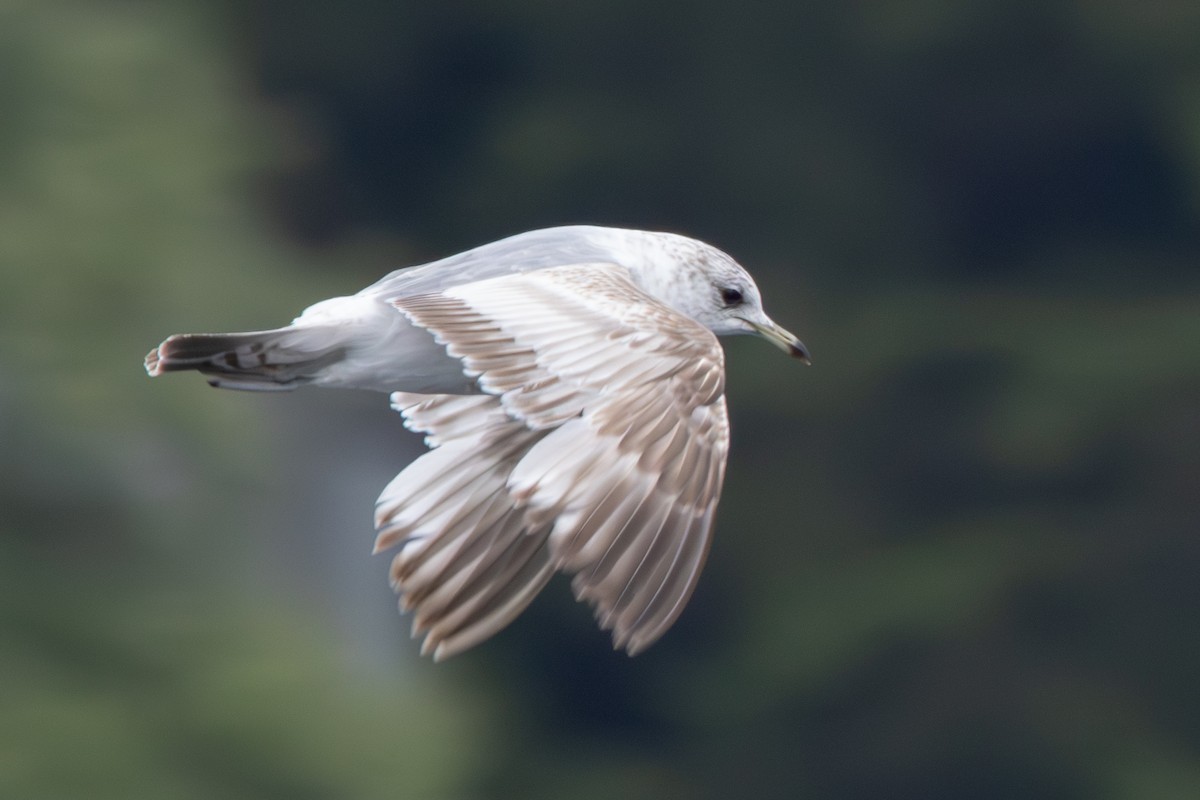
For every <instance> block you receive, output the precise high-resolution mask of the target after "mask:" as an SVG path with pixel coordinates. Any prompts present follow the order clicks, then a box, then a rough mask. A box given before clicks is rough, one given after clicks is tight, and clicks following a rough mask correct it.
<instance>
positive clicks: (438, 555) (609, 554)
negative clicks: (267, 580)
mask: <svg viewBox="0 0 1200 800" xmlns="http://www.w3.org/2000/svg"><path fill="white" fill-rule="evenodd" d="M394 302H395V304H396V305H397V307H398V308H399V309H400V310H401V311H402V312H403V313H404V314H405V315H406V316H407V317H408V318H409V319H410V320H411V321H412V322H413V323H414V324H415V325H419V326H421V327H423V328H425V329H427V330H428V331H430V332H431V333H432V334H433V335H434V336H435V337H437V339H438V341H439V342H441V343H442V344H443V345H445V347H446V349H447V352H448V353H449V354H450V355H451V356H453V357H456V358H459V359H460V360H461V361H462V363H463V368H464V371H465V372H466V374H467V375H468V376H470V377H474V378H476V379H477V381H478V385H479V386H480V387H481V388H482V389H483V391H484V392H485V394H482V395H471V396H453V395H434V396H429V395H411V394H403V393H398V394H396V395H394V396H393V403H394V405H396V406H397V407H398V408H400V409H401V410H402V412H403V413H404V415H405V419H406V424H407V425H408V426H409V427H410V428H413V429H415V430H420V431H424V432H426V433H427V434H428V436H427V442H428V443H429V445H430V446H431V447H433V448H434V449H433V450H432V451H431V452H429V453H427V454H425V455H423V456H422V457H421V458H419V459H418V460H417V461H415V462H414V463H413V464H412V465H410V466H409V467H408V468H407V469H405V470H404V471H403V472H401V473H400V475H398V476H397V477H396V479H395V480H394V481H393V482H392V484H391V485H389V487H388V488H387V489H386V490H385V491H384V493H383V495H382V496H381V497H380V503H379V507H378V513H377V524H378V527H379V537H378V540H377V549H384V548H387V547H390V546H392V545H395V544H401V545H402V548H401V552H400V554H399V555H398V556H397V557H396V559H395V562H394V564H393V582H394V585H395V587H396V588H397V590H398V591H400V592H401V593H402V594H403V597H404V601H403V602H404V605H405V607H406V608H415V610H416V618H415V619H414V630H417V631H419V630H425V629H428V630H429V631H430V633H429V637H428V638H427V639H426V643H425V647H426V648H428V647H429V646H430V639H434V640H435V641H434V642H433V645H432V646H433V648H434V651H435V657H436V656H438V655H441V656H445V655H450V654H452V653H453V652H459V651H461V650H463V649H466V647H469V646H471V645H473V644H475V643H477V642H478V641H481V640H482V639H484V638H486V637H487V636H490V635H491V634H492V633H494V632H495V631H497V630H499V629H500V628H502V627H503V626H504V625H506V624H508V622H510V621H511V620H512V619H513V618H514V617H515V616H516V615H517V614H518V613H520V611H521V610H522V609H523V608H524V607H525V605H526V604H528V602H529V601H530V600H531V599H532V597H533V595H535V594H536V593H537V591H538V590H540V589H541V588H542V586H544V585H545V582H546V581H547V580H548V579H549V577H550V574H551V573H552V572H553V571H555V570H561V571H564V572H567V573H569V574H572V575H573V576H574V577H573V580H572V587H573V589H574V591H575V595H576V597H577V598H579V599H580V600H586V601H588V602H589V603H590V604H591V605H592V607H593V608H594V610H595V612H596V615H597V618H598V620H599V622H600V625H601V627H602V628H604V629H605V630H608V629H611V630H612V631H613V641H614V645H615V646H616V647H620V648H624V649H626V650H627V651H628V652H629V653H630V654H636V653H637V652H640V651H641V650H643V649H645V648H646V647H648V646H649V645H650V644H652V643H653V642H654V641H655V640H657V639H658V637H659V636H661V635H662V634H663V633H664V632H665V631H666V630H667V628H669V627H670V625H671V624H672V623H673V622H674V621H675V619H676V618H677V617H678V615H679V613H680V611H681V610H682V608H683V605H684V604H685V603H686V601H687V599H688V597H689V596H690V595H691V592H692V589H693V587H694V586H695V582H696V578H697V576H698V574H699V572H700V569H701V567H702V565H703V562H704V559H705V556H706V555H707V552H708V547H709V542H710V538H711V531H712V523H713V516H714V513H715V510H716V504H717V500H718V497H719V495H720V489H721V482H722V479H723V475H724V468H725V458H726V453H727V451H728V442H729V428H728V420H727V415H726V410H725V400H724V395H723V390H724V366H723V354H722V351H721V347H720V345H719V344H718V343H717V340H716V337H715V336H713V335H712V333H710V332H709V331H708V330H707V329H705V328H704V327H703V326H701V325H699V324H698V323H696V322H694V321H693V320H691V319H689V318H687V317H684V316H682V315H680V314H678V313H677V312H675V311H673V310H671V309H669V308H668V307H666V306H664V305H663V304H661V303H659V302H658V301H656V300H654V299H653V298H651V297H649V296H648V295H646V294H644V293H643V292H641V291H640V290H639V289H637V287H636V286H635V285H634V284H633V283H632V282H631V281H630V279H629V274H628V272H627V271H626V270H625V269H624V268H622V267H618V266H616V265H613V264H586V265H574V266H570V267H562V268H550V269H545V270H540V271H537V272H528V273H521V274H513V275H507V276H503V277H499V278H493V279H489V280H485V281H479V282H476V283H472V284H467V285H462V286H456V287H451V288H450V289H447V290H445V291H443V292H440V293H437V294H427V295H421V296H416V297H408V298H401V299H397V300H396V301H394ZM485 614H486V615H490V616H489V617H488V620H487V624H481V623H480V622H479V621H478V618H479V617H480V615H485ZM447 620H449V622H447ZM439 625H441V627H440V628H439V627H438V626H439Z"/></svg>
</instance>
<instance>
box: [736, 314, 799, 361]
mask: <svg viewBox="0 0 1200 800" xmlns="http://www.w3.org/2000/svg"><path fill="white" fill-rule="evenodd" d="M746 324H747V325H749V326H750V327H751V328H754V331H755V333H757V334H758V335H759V336H761V337H763V338H764V339H766V340H767V341H768V342H770V343H771V344H773V345H775V346H776V347H778V348H779V349H780V350H782V351H783V352H785V353H787V354H788V355H789V356H791V357H792V358H798V359H800V361H801V362H802V363H804V364H805V365H807V366H812V360H811V359H809V357H808V348H807V347H805V346H804V342H802V341H800V340H799V339H797V338H796V337H795V335H793V334H792V333H789V332H788V331H785V330H784V329H783V328H781V327H779V326H778V325H776V324H775V323H774V322H772V321H771V320H769V319H768V320H767V321H766V323H759V322H755V321H754V320H750V319H748V320H746Z"/></svg>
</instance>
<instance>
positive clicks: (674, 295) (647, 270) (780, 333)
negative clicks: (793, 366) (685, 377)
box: [594, 228, 809, 363]
mask: <svg viewBox="0 0 1200 800" xmlns="http://www.w3.org/2000/svg"><path fill="white" fill-rule="evenodd" d="M594 230H595V231H596V235H597V236H598V237H603V238H604V239H605V246H606V247H607V248H608V249H609V250H610V251H611V252H612V254H613V259H614V260H615V261H616V262H617V263H619V264H621V265H623V266H625V267H627V268H628V269H629V271H630V274H631V275H632V277H633V280H634V282H635V283H636V284H637V285H638V286H639V287H640V288H641V289H642V290H643V291H645V292H646V293H647V294H649V295H651V296H653V297H654V298H656V299H658V300H660V301H662V302H663V303H665V304H666V305H668V306H670V307H671V308H673V309H675V310H676V311H678V312H680V313H681V314H686V315H687V316H689V317H691V318H692V319H694V320H696V321H697V322H699V323H700V324H701V325H703V326H704V327H706V328H708V329H709V330H710V331H712V332H713V333H715V334H717V335H718V336H728V335H732V334H746V333H749V334H757V335H759V336H762V337H763V338H765V339H767V340H768V341H770V342H771V343H772V344H774V345H776V346H777V347H779V348H780V349H782V350H783V351H784V352H786V353H788V354H789V355H791V356H793V357H795V358H799V359H800V360H802V361H804V362H805V363H809V357H808V350H807V348H805V346H804V344H803V343H802V342H801V341H800V340H799V339H797V338H796V337H795V336H794V335H792V334H791V333H789V332H788V331H786V330H785V329H783V328H782V327H780V326H779V325H777V324H776V323H775V322H774V321H773V320H772V319H771V318H770V317H768V316H767V314H766V312H765V311H764V310H763V306H762V295H761V294H760V293H759V291H758V286H757V285H755V283H754V279H753V278H751V277H750V273H748V272H746V270H745V269H743V268H742V266H741V265H740V264H738V263H737V262H736V261H734V260H733V259H732V258H730V257H729V255H728V254H726V253H724V252H722V251H721V250H718V249H717V248H715V247H713V246H712V245H709V244H705V243H704V242H701V241H699V240H697V239H691V238H688V237H686V236H680V235H678V234H674V233H655V232H648V231H634V230H624V229H618V228H596V229H594Z"/></svg>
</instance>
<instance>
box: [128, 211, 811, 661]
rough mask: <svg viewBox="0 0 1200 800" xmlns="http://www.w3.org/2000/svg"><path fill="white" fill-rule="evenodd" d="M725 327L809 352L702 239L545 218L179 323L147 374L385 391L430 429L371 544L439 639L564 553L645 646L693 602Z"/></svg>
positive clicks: (500, 608) (483, 625)
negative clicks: (283, 308)
mask: <svg viewBox="0 0 1200 800" xmlns="http://www.w3.org/2000/svg"><path fill="white" fill-rule="evenodd" d="M714 333H716V334H733V333H757V334H759V335H762V336H764V337H765V338H768V339H769V340H771V341H772V342H774V343H775V344H777V345H778V346H780V347H781V348H783V349H784V350H786V351H787V352H789V353H790V354H792V355H794V356H796V357H798V358H801V359H803V360H805V361H807V351H806V350H805V349H804V346H803V345H802V344H801V343H800V342H799V340H797V339H796V337H794V336H792V335H791V334H790V333H788V332H786V331H785V330H783V329H782V328H780V327H779V326H777V325H776V324H775V323H774V322H772V321H771V320H770V318H769V317H767V316H766V314H765V313H764V312H763V310H762V304H761V297H760V296H759V293H758V289H757V288H756V287H755V285H754V282H753V280H752V279H751V278H750V276H749V275H748V274H747V273H746V272H745V270H743V269H742V268H741V267H740V266H738V265H737V263H736V262H734V261H733V260H732V259H731V258H730V257H729V256H727V255H726V254H724V253H722V252H721V251H719V250H717V249H716V248H713V247H711V246H709V245H706V244H704V243H702V242H699V241H697V240H694V239H689V238H686V237H682V236H678V235H675V234H668V233H651V232H644V231H631V230H623V229H614V228H601V227H595V226H570V227H563V228H549V229H545V230H539V231H532V232H529V233H525V234H520V235H518V236H513V237H510V238H508V239H503V240H500V241H498V242H494V243H492V244H488V245H484V246H482V247H478V248H475V249H473V250H468V251H466V252H464V253H461V254H458V255H455V256H451V257H449V258H445V259H442V260H440V261H435V262H432V263H430V264H426V265H424V266H419V267H412V268H409V269H402V270H397V271H396V272H393V273H391V274H390V275H387V276H386V277H384V278H383V279H382V280H380V281H378V282H376V283H375V284H372V285H371V286H368V287H367V288H366V289H363V290H362V291H361V292H359V293H358V294H356V295H352V296H349V297H338V298H333V299H330V300H326V301H323V302H320V303H317V304H316V305H313V306H311V307H310V308H308V309H306V310H305V311H304V312H303V313H302V314H301V315H300V316H299V317H297V318H296V319H295V320H294V321H293V323H292V324H291V325H289V326H287V327H284V328H279V329H276V330H270V331H258V332H250V333H239V334H191V335H182V336H172V337H170V338H168V339H167V340H166V341H164V342H163V343H162V344H161V345H160V346H159V347H158V348H156V349H155V350H153V351H151V353H150V354H149V355H148V356H147V358H146V368H147V370H148V372H149V373H150V374H151V375H159V374H161V373H163V372H168V371H175V370H187V369H196V370H199V371H200V372H202V373H204V374H206V375H207V376H208V378H209V381H210V383H212V384H213V385H215V386H221V387H227V388H239V389H258V390H263V389H266V390H272V389H293V388H296V387H297V386H300V385H303V384H313V385H319V386H330V387H350V388H364V389H375V390H379V391H385V392H389V393H390V394H391V400H392V405H393V407H395V408H396V409H397V410H398V411H400V412H401V414H403V416H404V420H405V424H406V425H407V426H408V427H409V428H411V429H413V430H416V431H420V432H422V433H425V434H426V443H427V444H428V445H429V447H430V448H431V450H430V452H428V453H426V454H424V455H423V456H421V457H420V458H418V459H417V460H416V461H414V462H413V463H412V464H410V465H409V466H408V467H407V468H405V469H404V470H403V471H402V472H401V473H400V474H399V475H398V476H396V478H395V479H394V480H393V481H392V482H391V483H390V484H389V485H388V486H387V488H386V489H384V491H383V493H382V495H381V496H380V498H379V501H378V504H377V508H376V520H375V521H376V528H377V532H378V533H377V539H376V550H377V551H379V550H384V549H388V548H391V547H395V546H398V547H399V548H400V551H399V553H398V555H397V556H396V557H395V559H394V561H393V565H392V571H391V579H392V583H393V587H394V588H395V589H396V591H397V592H398V593H399V594H400V595H401V607H402V609H404V610H412V611H413V612H414V619H413V633H414V635H418V634H420V633H425V634H426V638H425V640H424V643H423V647H422V651H423V652H430V651H432V652H433V654H434V657H435V658H443V657H446V656H449V655H453V654H455V653H458V652H461V651H462V650H465V649H467V648H469V647H471V646H473V645H475V644H477V643H479V642H480V641H482V640H484V639H486V638H488V637H489V636H491V635H492V634H494V633H495V632H496V631H498V630H500V629H501V628H503V627H504V626H505V625H507V624H508V623H509V622H511V621H512V619H514V618H515V617H516V616H517V615H518V614H519V613H520V612H521V611H522V610H523V609H524V608H525V606H526V605H527V604H528V603H529V602H530V601H531V600H532V599H533V597H534V596H536V594H537V593H538V592H539V591H540V590H541V588H542V587H543V586H544V585H545V584H546V582H547V581H548V580H549V578H550V577H551V576H552V575H553V573H554V572H556V571H563V572H566V573H568V574H571V575H573V581H572V586H573V589H574V591H575V594H576V596H577V597H578V598H579V599H581V600H586V601H588V602H589V603H591V604H592V606H593V607H594V609H595V610H596V614H597V617H598V619H599V621H600V624H601V627H603V628H604V629H606V630H607V629H612V630H613V638H614V644H615V646H617V647H622V648H624V649H626V650H627V651H628V652H629V653H630V654H635V653H637V652H640V651H641V650H643V649H644V648H645V647H647V646H649V645H650V644H651V643H653V642H654V641H655V640H657V639H658V637H659V636H661V635H662V633H664V632H665V631H666V630H667V628H669V627H670V625H671V624H672V623H673V622H674V620H675V619H676V618H677V617H678V615H679V613H680V611H681V610H682V608H683V605H684V603H686V601H687V599H688V597H689V596H690V595H691V592H692V589H693V587H694V585H695V580H696V578H697V576H698V574H699V572H700V568H701V566H702V564H703V561H704V558H705V556H706V554H707V552H708V546H709V541H710V538H711V530H712V521H713V516H714V514H715V510H716V503H717V499H718V497H719V494H720V489H721V483H722V479H723V476H724V468H725V457H726V452H727V450H728V441H729V433H728V420H727V416H726V410H725V400H724V358H723V352H722V350H721V348H720V345H719V344H718V343H717V340H716V338H715V336H714V335H713V334H714Z"/></svg>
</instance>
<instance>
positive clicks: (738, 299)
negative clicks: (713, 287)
mask: <svg viewBox="0 0 1200 800" xmlns="http://www.w3.org/2000/svg"><path fill="white" fill-rule="evenodd" d="M742 299H743V298H742V293H741V292H739V291H738V290H737V289H734V288H733V287H730V286H727V287H725V288H724V289H722V290H721V302H722V303H724V304H725V307H726V308H733V307H734V306H740V305H741V304H742Z"/></svg>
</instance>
